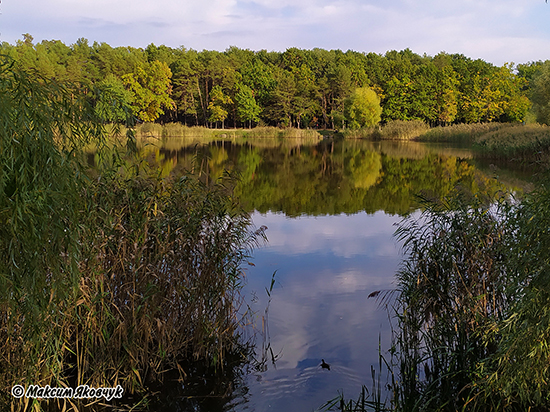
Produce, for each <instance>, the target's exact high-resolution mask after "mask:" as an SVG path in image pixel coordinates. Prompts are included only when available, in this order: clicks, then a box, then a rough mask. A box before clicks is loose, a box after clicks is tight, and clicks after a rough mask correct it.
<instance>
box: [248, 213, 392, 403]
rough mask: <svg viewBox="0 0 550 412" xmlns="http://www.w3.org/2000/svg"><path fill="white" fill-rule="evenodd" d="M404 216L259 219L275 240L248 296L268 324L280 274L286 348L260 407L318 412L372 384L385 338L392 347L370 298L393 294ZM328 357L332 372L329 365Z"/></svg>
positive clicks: (257, 386) (258, 399) (279, 316)
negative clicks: (398, 236)
mask: <svg viewBox="0 0 550 412" xmlns="http://www.w3.org/2000/svg"><path fill="white" fill-rule="evenodd" d="M399 221H400V217H394V216H389V215H386V214H384V213H383V212H378V213H376V214H374V215H368V214H366V213H359V214H355V215H349V216H347V215H340V216H326V217H300V218H294V219H291V218H287V217H286V216H284V215H282V214H273V213H268V214H266V215H260V214H258V213H256V214H255V215H254V223H255V224H256V226H260V225H266V226H267V227H268V230H267V236H268V239H269V243H268V245H267V246H266V247H264V248H261V249H259V250H257V251H256V252H255V253H254V264H255V265H256V266H255V267H250V268H249V269H248V271H247V279H248V285H247V287H246V292H247V293H249V294H252V293H254V294H255V295H256V296H257V297H258V300H257V301H256V302H255V303H252V304H251V305H252V309H254V310H256V311H257V313H258V319H261V315H262V314H263V311H264V309H265V306H266V304H267V296H266V293H265V289H264V288H265V287H266V286H267V287H268V286H269V284H270V281H271V276H272V274H273V272H274V271H275V270H276V271H277V273H276V275H275V278H276V283H275V287H274V290H273V293H272V301H271V304H270V307H269V330H270V337H271V346H272V348H273V350H274V352H275V353H278V352H279V351H281V356H280V360H279V361H278V362H277V365H276V369H275V368H273V367H270V369H269V370H268V371H267V372H265V373H262V374H258V375H256V376H254V377H251V378H250V380H249V386H250V395H251V396H250V403H249V404H248V407H249V408H250V407H251V408H252V409H253V410H267V409H268V408H269V406H271V407H272V408H274V409H273V410H281V409H285V410H287V411H288V412H291V411H294V410H296V411H298V410H300V411H303V410H312V409H314V408H318V407H320V406H321V405H322V404H323V403H324V402H326V401H327V400H329V399H331V398H333V397H335V396H337V394H338V393H337V390H339V389H344V390H345V393H349V395H350V396H353V397H355V396H356V395H358V393H359V390H360V388H361V385H362V384H366V385H368V386H369V388H370V385H371V384H372V379H371V377H370V376H371V375H370V374H371V372H370V365H375V366H376V367H377V365H378V339H379V335H380V334H381V336H382V341H383V345H384V348H385V349H386V350H387V349H388V348H389V344H390V341H389V322H388V315H387V313H386V311H385V310H383V309H380V308H379V304H378V302H377V301H376V300H375V299H372V298H371V299H368V298H367V296H368V295H369V293H371V292H373V291H375V290H380V289H383V290H385V289H389V288H391V287H392V281H393V276H394V274H395V272H396V270H397V268H398V265H399V262H400V254H399V249H398V247H397V244H396V241H395V239H394V238H393V232H394V231H395V226H394V223H396V222H399ZM321 358H324V359H325V360H326V361H327V362H329V363H331V365H332V368H331V371H326V370H322V369H321V368H320V367H319V364H320V362H321Z"/></svg>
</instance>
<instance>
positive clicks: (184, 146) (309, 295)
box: [142, 138, 529, 412]
mask: <svg viewBox="0 0 550 412" xmlns="http://www.w3.org/2000/svg"><path fill="white" fill-rule="evenodd" d="M142 150H144V151H145V152H146V153H149V156H151V157H154V158H155V159H156V161H157V162H159V163H160V164H161V165H162V170H163V171H162V173H164V174H166V175H168V174H169V173H172V174H175V175H178V174H181V173H183V171H184V170H193V171H194V172H195V173H197V174H199V175H200V177H201V178H202V179H205V180H210V181H212V180H216V179H218V178H220V177H222V176H223V175H224V173H226V172H227V171H228V172H230V173H231V174H232V175H234V176H235V177H236V178H237V180H236V183H235V187H234V194H235V195H236V196H237V197H238V199H239V200H240V201H241V202H242V204H243V206H244V207H245V208H246V209H247V210H249V211H250V212H251V213H252V216H253V221H254V224H255V225H256V226H257V227H260V226H266V227H267V230H266V235H267V238H268V242H267V244H266V245H265V246H262V247H260V248H259V249H257V250H255V252H254V256H253V259H252V260H251V265H250V266H248V267H247V268H246V269H245V283H246V286H245V287H244V295H245V302H244V303H243V306H242V308H241V313H244V312H245V311H246V310H248V311H249V312H248V313H252V315H251V319H253V320H254V326H249V327H248V329H247V331H246V334H248V335H249V336H254V335H255V341H256V359H257V362H255V363H254V364H253V365H249V366H245V367H244V369H243V373H242V374H236V375H235V374H227V375H228V379H230V380H233V382H225V383H223V385H225V386H227V387H228V388H230V389H229V390H228V391H229V393H231V396H228V397H227V398H219V397H218V398H216V399H215V400H213V399H212V397H211V396H210V395H209V394H210V393H212V389H210V388H211V386H212V383H207V382H205V383H204V388H203V389H202V390H201V389H200V388H199V389H197V390H194V391H192V392H186V390H185V388H184V390H183V391H182V390H181V388H179V389H178V391H177V393H175V394H174V397H173V401H172V408H173V410H185V408H187V407H191V405H192V406H193V408H195V409H194V410H232V411H265V410H285V411H287V412H292V411H308V410H314V409H317V408H319V407H321V406H322V405H323V404H324V403H325V402H326V401H328V400H330V399H332V398H334V397H336V396H337V395H338V393H339V392H340V393H342V392H343V393H344V395H345V396H346V397H351V398H355V397H357V396H358V394H359V393H360V391H361V387H362V385H366V387H367V388H368V389H369V390H370V389H371V388H372V385H373V373H374V376H375V381H378V380H379V377H380V372H382V375H381V379H380V382H381V385H382V387H385V386H386V384H389V383H390V380H389V378H388V373H387V369H385V368H384V367H382V368H381V367H380V356H379V355H380V354H381V355H383V356H384V357H385V358H386V359H388V360H389V358H390V356H389V354H388V349H389V348H390V347H391V324H390V319H389V316H388V312H387V311H386V310H384V309H383V308H381V306H380V301H379V300H377V299H376V298H373V297H370V298H369V295H370V294H371V293H372V292H376V291H383V292H384V291H390V290H392V289H393V288H394V284H393V282H394V275H395V273H396V271H397V270H398V269H399V265H400V262H401V260H402V255H401V253H400V247H399V245H398V244H397V242H396V240H395V238H394V237H393V233H394V232H395V229H396V224H397V223H399V222H400V221H401V219H402V217H403V216H404V215H406V214H408V213H411V212H414V211H415V210H417V209H418V208H419V200H418V197H417V196H418V195H422V196H424V197H441V196H445V195H447V194H449V193H450V192H451V191H452V190H453V188H455V187H457V186H462V187H463V188H466V189H467V190H469V191H472V192H481V193H483V194H485V195H487V196H492V195H494V194H495V193H496V192H497V191H498V190H500V189H501V188H503V187H505V188H507V189H508V190H512V191H522V190H525V189H526V188H528V187H529V183H528V182H527V180H528V177H529V172H528V171H523V172H520V171H517V170H516V171H513V170H507V169H505V168H503V167H502V166H500V167H499V166H495V165H493V164H483V163H476V162H475V161H474V160H473V159H472V153H471V152H470V151H469V149H467V148H460V147H458V148H457V147H450V146H445V145H441V144H439V145H431V146H430V145H427V144H421V143H417V142H407V143H403V142H367V141H343V142H342V141H339V142H334V141H322V142H315V143H313V142H312V143H309V144H308V143H306V142H300V141H292V140H285V141H281V140H267V139H257V140H254V141H251V140H248V141H244V140H243V141H229V140H223V141H222V140H220V141H215V142H210V143H201V142H196V141H193V140H181V139H177V138H173V139H168V140H165V141H156V142H152V143H151V144H150V145H147V146H144V148H143V149H142ZM495 177H498V178H499V180H500V182H501V183H498V182H497V180H495ZM382 295H384V293H381V294H380V295H379V296H382ZM322 359H324V360H325V361H326V363H328V364H330V370H329V369H327V368H322V367H321V360H322ZM381 369H382V370H381ZM373 371H374V372H373ZM213 385H214V386H215V385H222V383H214V384H213ZM197 386H198V387H200V386H201V384H197ZM165 389H167V388H165ZM226 393H227V391H226ZM383 393H385V394H389V392H388V391H387V390H384V389H383ZM197 394H198V395H199V396H196V395H197ZM188 395H193V396H196V397H194V398H192V401H190V400H189V399H188V398H187V396H188Z"/></svg>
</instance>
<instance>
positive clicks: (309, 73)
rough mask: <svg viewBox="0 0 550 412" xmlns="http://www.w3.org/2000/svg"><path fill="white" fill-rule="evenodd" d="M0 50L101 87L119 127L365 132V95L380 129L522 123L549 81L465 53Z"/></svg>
mask: <svg viewBox="0 0 550 412" xmlns="http://www.w3.org/2000/svg"><path fill="white" fill-rule="evenodd" d="M0 53H1V54H4V55H8V56H10V57H11V58H13V59H14V60H15V62H16V65H17V66H19V67H20V68H23V69H26V70H32V71H35V72H36V73H38V74H40V75H41V76H43V77H45V78H50V79H55V80H60V81H69V82H71V83H72V84H73V87H74V88H75V90H76V91H77V92H78V93H80V94H87V93H90V92H91V91H92V90H93V89H94V88H96V89H99V90H102V91H103V97H102V98H101V99H99V100H97V101H96V104H97V105H98V106H99V107H98V109H97V110H98V111H99V112H103V113H104V116H105V120H106V121H117V118H119V117H120V114H117V111H118V110H119V109H120V108H122V107H125V105H129V106H130V107H131V108H132V110H133V112H134V114H135V116H136V117H137V118H138V119H139V120H141V121H156V120H158V121H163V122H164V121H180V122H183V123H185V124H188V125H207V126H208V125H213V124H218V125H220V124H221V125H223V124H225V123H227V124H232V125H233V126H234V127H236V126H251V125H252V124H257V123H261V124H266V125H272V126H294V127H299V128H304V127H310V128H340V127H343V126H344V125H345V124H344V122H345V121H347V122H348V125H349V126H352V127H360V126H362V125H366V124H371V123H372V120H370V121H366V120H365V119H363V118H362V120H359V118H361V116H362V115H360V112H361V111H360V110H358V108H359V106H361V105H360V104H359V101H360V99H361V98H360V97H359V96H360V95H362V94H363V93H366V92H358V90H363V89H364V88H368V89H369V90H372V91H374V93H375V94H376V95H377V96H378V97H379V99H380V103H379V105H380V107H381V109H382V110H381V113H380V121H381V122H383V123H386V122H388V121H391V120H422V121H424V122H426V123H428V124H430V125H444V124H450V123H475V122H485V121H504V122H508V121H514V122H518V121H519V122H521V121H524V120H525V117H526V114H527V112H528V110H529V107H530V101H529V99H528V97H530V98H532V100H533V102H534V103H535V105H536V107H535V109H536V110H539V112H540V110H542V109H541V105H540V99H539V100H537V99H538V97H537V96H538V95H537V93H536V91H534V92H533V88H538V87H539V86H540V85H542V84H543V79H544V76H543V77H540V80H539V81H538V82H537V81H535V78H537V77H538V76H540V75H543V74H544V71H543V70H542V69H541V68H542V63H541V62H537V63H527V64H524V65H519V66H517V68H516V67H513V66H512V65H504V66H502V67H497V66H494V65H493V64H491V63H488V62H485V61H483V60H480V59H477V60H473V59H470V58H468V57H466V56H464V55H462V54H447V53H443V52H442V53H439V54H437V55H436V56H433V57H432V56H426V55H423V56H420V55H418V54H415V53H413V52H412V51H411V50H409V49H406V50H402V51H388V52H387V53H385V54H383V55H382V54H376V53H359V52H355V51H351V50H348V51H346V52H343V51H341V50H323V49H312V50H303V49H298V48H290V49H288V50H286V51H284V52H282V53H281V52H267V51H266V50H260V51H251V50H248V49H239V48H237V47H230V48H229V49H227V50H226V51H224V52H218V51H209V50H203V51H200V52H198V51H195V50H192V49H186V48H184V47H179V48H176V49H174V48H171V47H167V46H164V45H161V46H155V45H154V44H150V45H149V46H147V47H146V48H145V49H136V48H132V47H115V48H113V47H111V46H109V45H108V44H106V43H97V42H94V43H93V44H90V43H89V42H88V40H86V39H79V40H78V41H77V42H76V43H75V44H72V45H69V46H67V45H65V44H63V43H62V42H60V41H42V42H40V43H34V39H33V38H32V36H30V35H28V34H27V35H25V36H24V39H23V40H22V41H18V42H17V43H16V44H15V45H10V44H8V43H5V42H4V43H2V44H1V45H0ZM541 70H542V71H541ZM539 73H541V74H539ZM106 82H108V83H106ZM121 84H122V88H123V89H124V90H125V91H126V92H127V93H126V92H125V93H122V88H121V87H120V85H121ZM365 90H367V89H365ZM115 97H116V98H115ZM115 101H116V102H118V103H116V104H114V102H115ZM537 101H538V102H539V103H536V102H537ZM117 105H118V106H117ZM537 105H538V106H537ZM107 108H111V109H110V110H111V111H112V113H107V112H106V110H107ZM373 116H374V118H376V115H375V114H374V112H373ZM541 116H542V115H541ZM541 116H539V117H540V118H542V117H543V116H542V117H541ZM375 123H376V122H375Z"/></svg>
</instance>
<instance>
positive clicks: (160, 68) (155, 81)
mask: <svg viewBox="0 0 550 412" xmlns="http://www.w3.org/2000/svg"><path fill="white" fill-rule="evenodd" d="M171 76H172V72H171V71H170V68H169V67H168V66H167V65H166V63H163V62H159V61H154V62H151V63H145V64H142V65H138V66H136V67H135V69H134V71H133V72H131V73H128V74H125V75H124V76H122V81H123V82H124V85H125V87H126V88H127V89H128V90H129V91H130V93H131V94H132V108H133V110H134V113H135V115H136V116H137V118H138V119H140V120H141V121H144V122H152V121H155V120H156V119H158V117H159V116H160V115H161V114H164V109H165V108H169V109H172V108H174V102H173V101H172V99H171V98H170V89H171V84H170V77H171Z"/></svg>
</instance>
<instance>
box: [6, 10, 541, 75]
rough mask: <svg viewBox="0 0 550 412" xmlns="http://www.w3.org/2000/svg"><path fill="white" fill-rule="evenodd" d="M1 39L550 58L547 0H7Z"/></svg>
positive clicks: (523, 59) (520, 60)
mask: <svg viewBox="0 0 550 412" xmlns="http://www.w3.org/2000/svg"><path fill="white" fill-rule="evenodd" d="M0 11H1V15H0V41H6V42H8V43H11V44H15V42H16V41H17V40H19V39H21V38H22V34H23V33H30V34H31V35H32V36H33V37H34V39H35V41H38V42H39V41H41V40H53V39H55V40H61V41H63V42H64V43H65V44H68V45H70V44H73V43H75V42H76V40H77V39H78V38H81V37H85V38H87V39H88V40H90V42H94V41H98V42H106V43H108V44H110V45H112V46H133V47H146V46H147V45H148V44H150V43H155V44H156V45H160V44H165V45H167V46H170V47H180V46H184V47H185V48H188V49H195V50H203V49H208V50H220V51H223V50H225V49H227V48H228V47H229V46H237V47H240V48H247V49H251V50H261V49H267V50H274V51H284V50H285V49H287V48H289V47H299V48H304V49H311V48H315V47H318V48H323V49H341V50H348V49H351V50H355V51H359V52H376V53H382V54H383V53H385V52H386V51H388V50H402V49H405V48H410V49H411V50H412V51H414V52H415V53H418V54H421V55H422V54H424V53H426V54H428V55H431V56H433V55H435V54H437V53H439V52H440V51H445V52H447V53H462V54H465V55H466V56H468V57H471V58H481V59H484V60H486V61H488V62H491V63H494V64H497V65H502V64H504V63H506V62H514V63H525V62H528V61H536V60H547V59H550V4H547V3H545V1H544V0H513V1H512V0H453V1H449V0H254V1H244V0H185V1H181V0H180V1H176V0H148V1H144V0H93V1H92V0H40V1H36V0H3V1H2V3H1V4H0Z"/></svg>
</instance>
